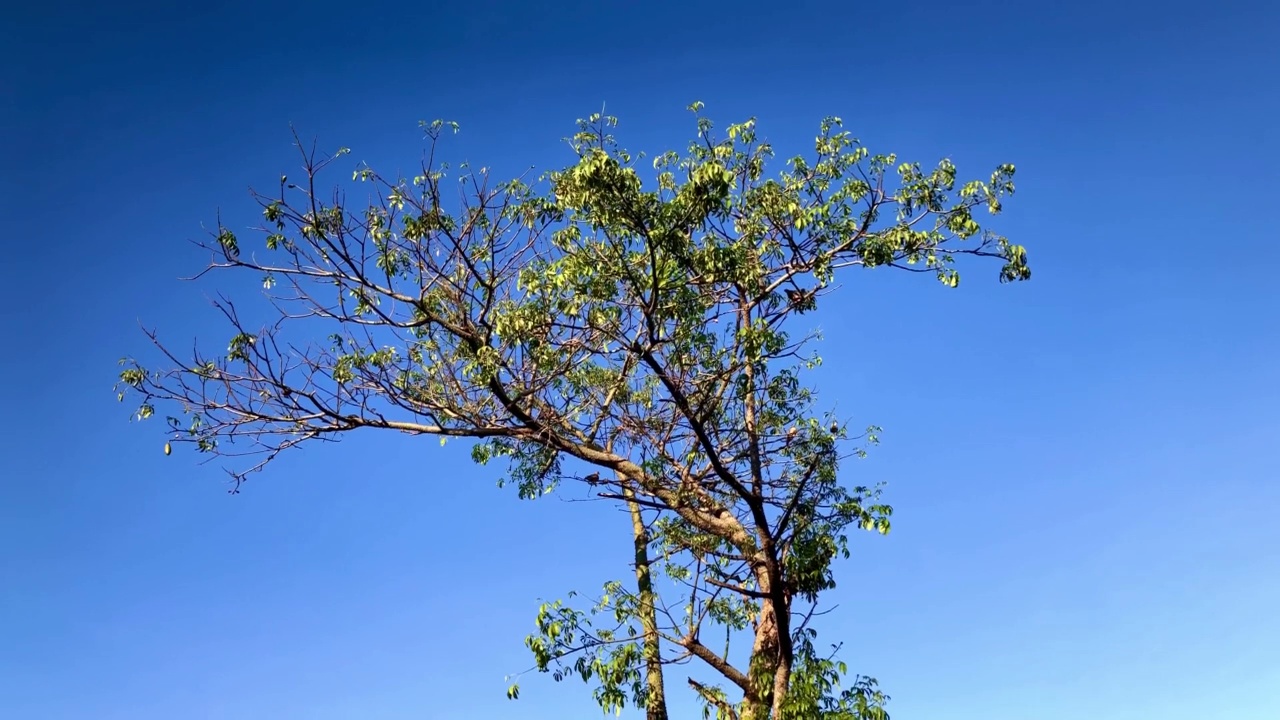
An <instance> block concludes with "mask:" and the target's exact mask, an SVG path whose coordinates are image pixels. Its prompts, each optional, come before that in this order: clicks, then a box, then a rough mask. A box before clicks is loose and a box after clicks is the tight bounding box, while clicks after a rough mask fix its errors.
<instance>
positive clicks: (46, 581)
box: [0, 0, 1280, 720]
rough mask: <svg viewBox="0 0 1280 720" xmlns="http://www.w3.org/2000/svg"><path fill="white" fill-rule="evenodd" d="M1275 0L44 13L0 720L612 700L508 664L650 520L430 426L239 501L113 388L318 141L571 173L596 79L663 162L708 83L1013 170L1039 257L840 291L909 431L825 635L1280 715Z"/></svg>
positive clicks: (1045, 713)
mask: <svg viewBox="0 0 1280 720" xmlns="http://www.w3.org/2000/svg"><path fill="white" fill-rule="evenodd" d="M436 5H440V7H433V6H436ZM1277 8H1280V6H1277V5H1276V4H1275V3H1269V2H1264V1H1263V0H1255V2H1252V3H1247V2H1238V1H1234V0H1226V1H1219V2H1215V3H1206V2H1196V3H1190V2H1182V1H1181V0H1177V1H1169V2H1140V1H1138V0H1130V1H1128V2H1126V1H1123V0H1107V1H1106V2H1096V1H1094V0H1084V1H1081V2H1068V3H1062V2H1031V1H1026V2H1013V1H1010V2H990V1H986V0H976V1H973V2H963V3H957V2H930V1H927V0H917V1H915V2H903V3H850V4H847V5H846V4H840V3H822V4H817V3H814V4H810V3H806V2H801V1H799V0H791V1H789V2H782V3H773V2H760V3H755V2H738V3H727V2H725V3H704V2H691V1H686V2H681V3H665V2H656V1H653V0H650V1H649V2H620V1H613V2H606V1H604V0H596V1H593V2H586V1H585V0H578V1H576V2H539V3H533V2H529V3H463V2H457V3H452V4H449V5H448V6H444V5H443V4H438V3H425V2H419V3H404V2H398V3H380V2H361V3H333V2H328V1H327V0H318V1H316V2H310V3H296V4H293V5H292V6H291V7H285V6H283V5H279V4H277V3H272V2H261V1H259V2H245V3H227V2H208V3H144V2H139V1H137V0H134V1H133V2H124V3H97V2H95V3H83V4H78V3H74V2H60V1H59V0H50V1H46V2H39V3H23V4H22V5H21V6H19V7H16V8H10V9H8V10H7V11H6V18H5V20H4V22H3V24H0V34H2V35H0V46H2V47H3V49H2V50H0V53H3V54H4V55H5V57H4V58H3V60H4V62H3V64H2V65H0V67H3V70H0V91H2V92H3V95H4V101H3V103H0V105H3V107H2V108H0V113H2V115H0V118H2V120H0V122H2V125H0V128H2V129H3V130H4V138H5V140H6V143H5V151H4V158H5V162H4V168H3V174H2V177H0V182H2V183H3V188H2V192H0V198H2V203H3V204H2V205H0V211H2V213H3V217H2V218H0V219H2V220H3V225H2V227H3V228H4V235H5V242H6V247H8V248H9V250H8V252H9V255H8V256H7V260H6V261H5V263H4V264H3V266H2V267H0V273H3V288H4V292H5V297H6V301H5V302H4V304H3V307H2V308H0V313H3V316H2V317H3V335H2V336H0V337H3V339H4V352H3V353H0V371H2V372H3V374H2V375H0V377H3V378H4V379H5V381H6V383H7V386H8V388H9V389H8V391H7V392H6V397H7V400H6V401H5V403H4V409H5V411H4V412H3V413H2V414H0V423H3V426H2V428H0V429H2V430H3V432H0V483H2V484H3V488H2V489H3V494H2V495H0V717H4V718H13V719H14V720H28V719H30V720H64V719H73V718H74V719H80V718H86V719H87V718H92V719H93V720H114V719H120V720H125V719H127V720H172V719H173V718H209V719H216V720H257V719H263V720H266V719H271V720H277V719H280V718H297V719H298V720H337V719H345V718H361V719H366V718H367V719H370V720H383V719H386V720H392V719H400V718H426V719H428V720H434V719H436V718H530V719H532V720H544V719H545V720H551V719H553V718H554V719H556V720H559V719H561V718H577V717H584V718H585V717H594V716H595V715H596V713H597V712H598V711H597V710H595V709H594V706H593V704H592V702H591V700H590V698H589V696H588V694H587V692H586V691H585V690H584V689H583V688H582V687H581V686H580V685H576V684H569V685H565V686H557V685H555V684H554V683H553V682H551V680H550V679H549V678H539V677H527V678H526V679H525V680H524V681H523V688H524V695H523V697H522V698H521V700H520V701H518V702H517V703H510V702H508V701H507V700H506V699H505V697H504V695H503V691H504V689H505V687H506V684H505V683H504V679H503V676H504V675H505V674H508V673H512V672H516V671H519V670H522V669H525V668H526V667H528V665H529V664H530V657H529V655H528V654H527V652H526V651H525V649H524V648H523V646H522V639H523V637H524V635H525V634H526V633H527V632H528V631H529V630H530V629H531V628H532V627H533V623H532V620H533V615H534V612H535V610H536V607H537V604H538V598H552V597H558V596H560V595H562V594H563V593H564V592H565V591H567V590H571V589H574V588H578V589H586V590H591V589H594V588H597V587H599V583H601V582H602V581H604V580H605V579H608V578H610V577H614V576H617V575H619V569H618V568H619V564H620V563H624V562H626V560H627V549H626V532H627V531H626V529H625V528H626V520H625V518H624V517H623V516H621V515H619V514H616V513H613V512H611V511H609V510H608V509H606V508H604V507H602V506H601V505H599V504H586V503H570V502H565V501H564V499H561V498H554V497H553V498H550V499H546V500H542V501H538V502H537V503H534V504H525V503H520V502H518V501H517V500H516V499H515V498H514V496H513V493H512V492H510V490H499V489H497V488H496V487H495V484H494V481H495V479H496V470H495V469H492V468H489V469H484V468H477V467H475V466H473V465H471V464H470V461H469V460H468V458H467V457H466V456H465V453H464V452H462V451H461V448H456V447H454V446H449V447H445V448H441V447H440V446H439V444H438V443H437V442H435V441H433V440H430V439H423V440H417V441H415V440H410V439H407V438H404V437H401V436H398V435H397V436H379V435H367V436H356V437H352V438H351V439H350V440H349V441H347V442H344V443H341V444H338V445H333V446H327V447H324V448H314V449H309V450H306V451H304V452H301V453H296V454H294V455H293V456H290V457H288V458H287V459H285V460H283V461H282V462H280V463H279V464H278V465H276V466H274V467H273V468H272V470H271V471H270V472H269V473H267V474H265V475H259V476H256V477H255V478H254V479H253V480H252V482H251V484H250V485H248V486H246V488H245V491H244V493H243V494H241V495H239V496H235V497H232V496H229V495H227V494H225V490H226V485H225V482H224V476H223V475H222V473H221V471H220V470H219V469H218V467H217V466H216V465H213V466H201V465H198V464H197V463H196V458H195V456H194V455H192V454H190V453H185V452H176V453H175V454H174V456H172V457H169V458H166V457H164V456H163V455H162V453H161V443H162V438H161V436H160V434H159V431H160V426H159V424H158V423H157V424H155V425H151V426H146V425H144V426H139V425H137V424H131V423H130V422H128V417H129V410H130V408H128V407H125V406H121V405H118V404H116V402H115V398H114V396H113V394H112V392H111V385H112V383H113V380H114V375H115V373H116V366H115V362H116V360H117V359H118V358H119V357H120V356H122V355H125V354H129V353H132V352H137V351H140V350H142V349H143V338H142V337H141V335H140V333H139V330H138V322H139V321H142V322H144V323H145V324H147V325H148V326H156V327H158V328H160V329H161V330H162V331H163V332H164V333H165V336H166V337H170V338H174V339H175V340H176V341H177V342H178V343H179V344H182V343H184V342H186V340H187V338H190V337H194V336H202V337H206V338H208V341H209V342H210V343H211V345H212V346H214V347H216V346H218V345H220V344H222V343H224V342H225V340H226V337H225V330H224V329H223V328H222V327H221V326H220V325H219V324H218V323H217V317H216V316H215V314H214V312H213V310H212V309H211V308H210V307H209V305H208V302H207V298H206V296H207V293H209V292H211V291H212V289H213V287H212V286H208V285H207V284H206V285H197V284H193V283H183V282H180V281H179V280H178V279H177V278H178V277H179V276H183V275H187V274H190V273H192V272H193V271H194V270H196V269H198V268H199V267H200V266H201V263H202V261H203V259H204V258H203V257H202V256H201V255H200V254H199V253H198V252H196V251H195V250H194V248H192V247H191V245H190V244H189V243H188V242H187V241H188V240H190V239H193V238H197V237H201V236H202V233H203V230H202V224H203V225H205V226H208V225H210V224H212V223H213V222H214V221H215V214H216V212H217V211H218V210H219V209H221V211H222V213H223V218H224V220H225V221H227V222H228V224H231V225H234V224H236V223H239V224H241V225H247V224H249V223H250V222H251V221H252V219H253V217H254V216H255V215H256V209H255V206H254V205H253V204H252V202H251V201H250V199H249V198H248V196H247V193H246V188H247V186H249V185H251V184H253V185H256V186H259V187H266V186H269V185H270V184H271V182H272V181H273V179H274V178H275V177H277V176H278V174H279V173H280V172H282V171H286V172H287V171H292V170H294V169H295V168H296V166H297V159H296V156H295V155H294V152H293V150H292V149H291V147H290V136H289V123H295V124H296V125H297V127H298V129H299V131H300V132H301V133H302V134H303V135H304V136H308V137H317V138H319V140H320V142H321V145H322V146H325V147H330V148H336V147H338V146H340V145H346V146H350V147H351V148H352V150H353V153H352V156H353V159H354V160H368V161H370V162H372V163H374V164H375V165H376V166H378V167H380V168H386V169H388V170H390V171H391V172H395V171H397V170H401V169H402V170H404V171H406V172H407V171H409V170H410V169H411V168H412V166H413V164H414V163H415V162H416V159H417V158H418V156H419V152H420V149H421V144H420V133H419V131H418V129H417V121H418V120H420V119H432V118H436V117H445V118H452V119H455V120H457V121H459V122H460V123H461V124H462V128H463V131H462V134H461V135H459V136H458V138H457V143H456V144H455V145H454V146H453V147H454V150H453V152H454V153H457V154H460V155H465V156H466V157H468V158H470V159H471V160H473V161H474V162H476V163H478V164H487V165H491V166H493V167H495V168H497V169H498V170H500V171H502V170H505V171H507V172H508V174H511V173H516V172H519V171H520V170H522V169H523V168H525V167H527V166H529V165H537V166H538V167H540V168H544V169H545V168H550V167H554V166H558V165H562V164H565V163H568V162H569V161H570V160H571V157H570V155H569V152H568V150H567V148H565V146H564V145H563V144H560V143H559V142H558V141H559V139H560V138H561V137H563V136H565V135H567V134H568V133H569V132H571V131H572V123H573V121H574V120H575V119H576V118H578V117H582V116H585V115H587V114H590V113H592V112H595V111H597V110H599V108H600V107H601V103H607V109H608V111H609V113H610V114H614V115H617V116H619V117H620V118H621V121H622V124H621V127H620V128H619V136H620V137H621V139H623V141H624V142H625V143H626V145H628V146H629V147H630V148H632V149H634V150H641V149H644V150H650V151H658V150H664V149H667V148H669V147H672V146H679V145H681V144H682V143H683V142H684V140H685V139H687V137H688V136H689V135H690V133H691V132H692V130H693V127H692V123H691V119H690V118H689V116H688V114H687V113H686V112H685V111H684V107H685V106H686V105H687V104H688V103H689V102H691V101H693V100H703V101H705V102H706V103H707V113H708V114H709V115H710V116H712V117H714V118H716V119H718V120H719V121H720V122H722V123H723V122H732V121H738V120H741V119H744V118H746V117H748V116H756V117H758V118H759V122H760V131H761V133H762V134H763V135H765V136H766V137H767V138H768V139H770V140H772V141H773V142H774V143H775V145H777V146H778V147H779V148H780V150H782V151H783V153H782V154H783V155H786V154H788V152H789V151H796V150H800V149H803V148H804V147H806V146H808V144H809V143H810V142H811V138H812V136H813V134H814V131H815V129H816V125H817V122H818V120H819V119H820V118H821V117H823V116H824V115H828V114H835V115H840V116H842V117H843V118H844V119H845V120H846V124H847V126H848V127H849V128H850V129H851V130H852V131H853V133H854V134H855V135H856V136H858V137H860V138H861V139H862V140H863V141H864V142H866V143H867V144H868V145H869V146H870V147H871V148H872V149H873V151H892V152H897V153H899V155H900V156H901V157H904V158H910V159H918V160H920V161H921V162H924V163H932V162H935V161H936V160H938V159H939V158H941V157H944V156H949V157H951V158H953V159H954V160H955V161H956V163H957V165H958V166H959V167H960V170H961V174H962V175H964V174H972V175H981V174H982V173H985V172H989V170H990V168H991V167H992V166H994V165H995V164H996V163H999V162H1013V163H1016V164H1017V166H1018V194H1017V196H1016V197H1014V198H1013V199H1012V200H1011V201H1010V202H1009V203H1008V204H1007V213H1006V214H1005V215H1004V216H1003V217H1002V218H1001V219H1000V220H999V224H998V226H997V227H998V229H1000V230H1001V231H1002V232H1003V233H1004V234H1007V235H1009V236H1010V237H1011V238H1014V239H1015V240H1016V241H1018V242H1021V243H1023V244H1025V245H1027V247H1028V248H1029V250H1030V253H1031V260H1032V263H1033V268H1034V272H1035V277H1034V279H1033V281H1032V282H1031V283H1027V284H1022V285H1019V286H1015V287H1010V286H1003V287H1001V286H997V284H996V282H995V268H994V267H993V266H992V267H981V268H976V269H972V270H971V271H970V272H968V273H967V275H966V276H965V282H964V283H963V284H962V286H961V288H960V289H959V290H954V291H949V290H946V289H944V288H942V287H941V286H940V285H938V284H937V283H935V282H932V281H930V280H928V279H927V278H919V277H906V276H903V275H901V274H894V273H892V272H880V271H876V272H874V273H866V274H854V275H849V276H846V277H845V279H844V281H843V290H842V292H841V293H840V294H837V295H835V296H833V299H832V300H830V301H828V308H827V309H828V311H827V312H825V313H823V314H822V315H821V318H820V319H821V321H822V323H823V329H824V331H825V333H826V337H827V339H826V341H825V346H824V355H825V356H826V357H827V359H828V364H827V366H826V368H825V370H824V373H823V374H822V376H821V382H822V383H823V385H822V398H823V400H824V402H825V403H826V404H827V405H828V406H834V407H835V408H836V409H837V410H838V411H839V412H840V413H841V414H842V415H844V416H845V417H847V418H848V419H849V420H850V421H851V422H854V423H856V424H865V423H877V424H879V425H881V426H883V427H884V428H885V433H884V436H883V439H884V444H883V445H882V447H881V448H880V449H879V450H877V451H876V452H875V453H874V454H873V456H872V457H871V458H870V459H868V460H866V461H864V462H862V463H860V464H857V465H856V466H854V467H852V468H851V470H850V474H851V476H853V477H851V481H853V480H857V481H858V482H865V481H868V480H872V481H874V480H887V481H889V483H890V484H889V498H890V500H891V501H892V502H893V504H894V505H895V506H896V508H897V514H896V516H895V520H896V524H895V529H894V532H893V534H891V535H890V536H889V537H887V538H875V537H871V536H867V537H865V538H859V539H858V541H857V543H856V545H855V550H856V555H855V559H854V560H853V561H851V562H849V563H848V564H847V565H846V566H844V567H843V568H842V572H843V578H844V580H845V582H844V583H843V584H842V586H841V588H840V589H839V590H837V591H835V592H834V593H833V597H834V599H835V600H836V601H838V603H839V609H838V610H837V611H836V612H834V613H833V614H831V615H829V616H827V617H826V618H825V619H824V621H823V623H824V624H823V625H822V626H821V627H822V631H823V639H825V640H843V641H844V642H845V652H844V656H843V657H844V659H846V660H847V661H848V662H849V664H850V666H851V668H852V669H853V670H855V671H857V672H862V673H867V674H871V675H874V676H876V677H878V678H879V679H880V681H881V682H882V684H883V686H884V688H885V690H886V691H887V692H889V693H890V694H891V695H892V696H893V698H894V699H893V702H892V703H891V706H890V708H891V711H892V713H893V715H894V717H895V718H896V719H898V720H914V719H925V718H929V719H937V718H945V719H955V720H968V719H970V718H973V719H976V718H982V719H983V720H1026V719H1027V718H1031V719H1034V720H1059V719H1061V720H1066V719H1067V718H1071V719H1073V720H1074V719H1075V718H1080V717H1089V718H1094V719H1096V720H1120V719H1129V718H1132V719H1134V720H1137V719H1143V720H1145V719H1146V718H1161V719H1162V720H1193V719H1194V720H1199V719H1200V718H1204V717H1223V718H1232V719H1233V720H1264V719H1265V720H1274V718H1277V717H1280V650H1278V649H1277V648H1280V611H1278V610H1277V608H1280V523H1277V522H1276V519H1275V515H1276V512H1277V509H1278V508H1280V483H1278V482H1277V480H1278V479H1280V478H1278V475H1280V473H1277V470H1276V461H1275V457H1276V453H1277V450H1280V440H1278V439H1277V436H1278V434H1280V410H1278V409H1277V408H1280V369H1277V364H1276V357H1277V354H1278V351H1280V339H1278V338H1277V330H1280V321H1278V320H1277V318H1278V317H1280V290H1277V287H1278V286H1277V271H1276V262H1277V261H1276V259H1275V257H1274V256H1272V255H1270V254H1269V253H1271V252H1272V251H1273V250H1274V249H1275V247H1276V244H1275V241H1276V231H1275V227H1276V226H1275V220H1274V215H1275V210H1276V208H1277V207H1280V204H1277V201H1276V199H1275V197H1276V193H1277V189H1278V188H1277V181H1280V170H1278V169H1277V168H1280V130H1278V129H1277V128H1280V123H1278V122H1277V119H1276V118H1277V113H1278V112H1280V93H1277V90H1276V84H1275V77H1276V75H1277V71H1280V55H1278V51H1277V49H1276V44H1275V35H1276V32H1277V31H1278V30H1280V9H1277ZM807 317H808V316H807ZM1268 448H1270V449H1268ZM570 496H573V492H571V493H570ZM673 683H674V684H677V685H679V686H681V687H682V686H683V684H684V683H683V677H682V676H680V675H677V676H676V677H675V678H674V680H673ZM686 708H687V706H678V707H677V709H686Z"/></svg>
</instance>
